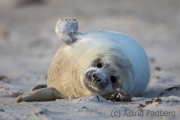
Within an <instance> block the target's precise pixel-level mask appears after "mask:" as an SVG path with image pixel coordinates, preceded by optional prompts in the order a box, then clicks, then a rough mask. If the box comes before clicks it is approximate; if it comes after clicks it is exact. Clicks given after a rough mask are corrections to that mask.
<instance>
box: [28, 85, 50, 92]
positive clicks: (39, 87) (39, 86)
mask: <svg viewBox="0 0 180 120" xmlns="http://www.w3.org/2000/svg"><path fill="white" fill-rule="evenodd" d="M41 88H47V85H46V84H44V85H36V86H35V87H33V88H32V89H31V91H34V90H37V89H41Z"/></svg>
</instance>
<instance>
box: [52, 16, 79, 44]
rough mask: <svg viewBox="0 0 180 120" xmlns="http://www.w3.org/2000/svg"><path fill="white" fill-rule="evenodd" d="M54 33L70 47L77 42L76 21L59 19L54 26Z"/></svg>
mask: <svg viewBox="0 0 180 120" xmlns="http://www.w3.org/2000/svg"><path fill="white" fill-rule="evenodd" d="M55 32H56V35H57V36H58V37H59V39H61V40H62V41H63V42H64V43H65V44H66V45H71V44H72V43H74V42H75V41H76V40H77V35H78V21H77V20H76V19H60V20H59V21H58V22H57V24H56V27H55Z"/></svg>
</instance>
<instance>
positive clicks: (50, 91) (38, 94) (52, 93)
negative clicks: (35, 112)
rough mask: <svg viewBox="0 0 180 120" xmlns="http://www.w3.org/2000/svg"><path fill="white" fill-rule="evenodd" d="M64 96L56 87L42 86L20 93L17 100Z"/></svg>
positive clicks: (53, 98)
mask: <svg viewBox="0 0 180 120" xmlns="http://www.w3.org/2000/svg"><path fill="white" fill-rule="evenodd" d="M58 98H63V97H62V96H61V95H60V93H59V92H58V91H57V90H56V89H54V88H42V89H37V90H34V91H31V92H28V93H24V94H22V95H20V96H19V97H18V98H17V100H16V102H22V101H50V100H55V99H58Z"/></svg>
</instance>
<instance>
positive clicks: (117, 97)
mask: <svg viewBox="0 0 180 120" xmlns="http://www.w3.org/2000/svg"><path fill="white" fill-rule="evenodd" d="M109 99H110V100H111V101H113V102H115V101H121V102H131V101H132V96H131V94H127V93H125V92H122V91H120V88H117V89H116V91H115V93H114V94H112V95H111V97H110V98H109Z"/></svg>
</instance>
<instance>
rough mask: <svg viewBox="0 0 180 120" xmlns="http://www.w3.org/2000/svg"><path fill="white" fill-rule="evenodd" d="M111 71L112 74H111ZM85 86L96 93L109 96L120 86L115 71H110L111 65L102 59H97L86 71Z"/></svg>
mask: <svg viewBox="0 0 180 120" xmlns="http://www.w3.org/2000/svg"><path fill="white" fill-rule="evenodd" d="M110 71H111V72H110ZM84 75H85V79H84V82H85V85H86V86H87V87H88V88H89V89H90V90H91V91H92V92H94V93H97V94H100V95H107V94H110V93H112V92H113V90H114V88H115V87H117V86H118V81H117V76H116V74H115V71H112V70H110V64H108V63H106V62H105V60H103V59H102V58H96V59H95V60H94V61H92V65H91V67H90V68H88V69H87V70H86V71H85V74H84Z"/></svg>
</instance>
